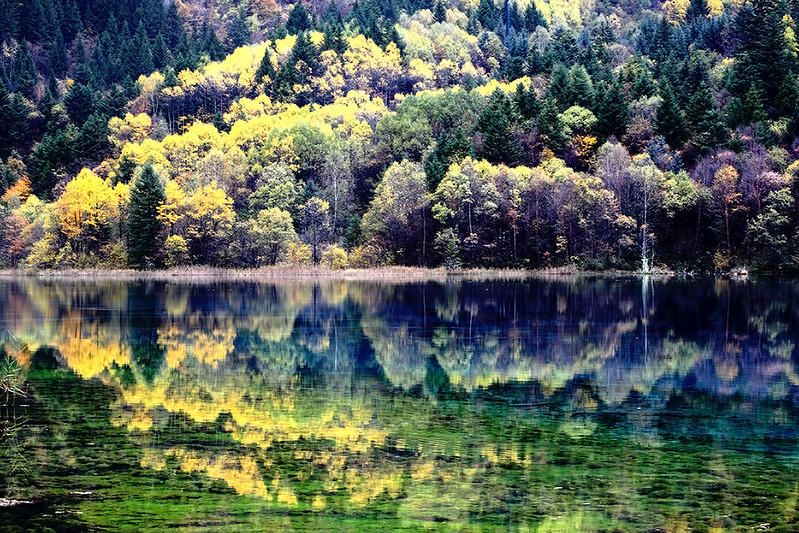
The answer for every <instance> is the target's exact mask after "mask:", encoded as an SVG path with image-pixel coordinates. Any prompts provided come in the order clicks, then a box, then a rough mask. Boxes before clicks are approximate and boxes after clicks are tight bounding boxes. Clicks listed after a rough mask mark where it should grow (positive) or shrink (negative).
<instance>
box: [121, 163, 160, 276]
mask: <svg viewBox="0 0 799 533" xmlns="http://www.w3.org/2000/svg"><path fill="white" fill-rule="evenodd" d="M164 202H166V195H165V194H164V188H163V186H162V185H161V180H160V179H159V178H158V175H156V173H155V171H154V170H153V167H152V166H151V165H150V164H147V165H145V166H144V167H143V168H142V170H141V175H140V176H139V178H138V179H137V180H136V182H135V184H134V185H133V188H132V189H131V191H130V214H129V216H128V261H129V262H130V264H131V265H132V266H134V267H137V268H145V267H147V266H150V265H152V264H153V263H154V261H155V256H156V254H157V253H158V250H159V248H160V246H159V243H158V234H159V233H160V230H161V223H160V222H159V220H158V208H159V207H160V206H161V205H163V204H164Z"/></svg>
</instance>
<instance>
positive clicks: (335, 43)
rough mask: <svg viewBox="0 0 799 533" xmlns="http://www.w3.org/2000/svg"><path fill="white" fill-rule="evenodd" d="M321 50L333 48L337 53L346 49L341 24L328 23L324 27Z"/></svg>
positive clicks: (345, 40) (341, 52)
mask: <svg viewBox="0 0 799 533" xmlns="http://www.w3.org/2000/svg"><path fill="white" fill-rule="evenodd" d="M331 5H333V4H331ZM322 50H323V51H324V50H333V51H334V52H336V53H337V54H343V53H344V52H346V51H347V39H346V38H344V34H343V32H342V26H341V24H328V25H327V26H326V27H325V32H324V37H323V40H322Z"/></svg>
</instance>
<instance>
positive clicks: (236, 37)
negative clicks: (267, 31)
mask: <svg viewBox="0 0 799 533" xmlns="http://www.w3.org/2000/svg"><path fill="white" fill-rule="evenodd" d="M228 37H230V43H231V45H232V46H233V48H238V47H240V46H244V45H245V44H249V42H250V37H251V35H250V25H249V23H248V22H247V12H246V11H244V9H242V8H240V9H239V12H238V15H237V16H236V18H235V19H233V22H232V23H231V24H230V30H229V31H228Z"/></svg>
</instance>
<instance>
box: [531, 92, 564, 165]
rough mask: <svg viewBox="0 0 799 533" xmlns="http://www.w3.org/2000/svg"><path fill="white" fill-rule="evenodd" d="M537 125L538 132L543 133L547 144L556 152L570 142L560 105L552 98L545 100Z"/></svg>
mask: <svg viewBox="0 0 799 533" xmlns="http://www.w3.org/2000/svg"><path fill="white" fill-rule="evenodd" d="M536 126H537V127H538V133H540V134H541V136H542V137H543V138H544V140H545V141H546V143H547V145H548V146H549V147H550V148H551V149H552V150H554V151H556V152H557V151H560V150H562V149H563V148H564V146H566V143H567V142H569V139H568V137H567V136H566V134H565V132H564V127H563V119H562V118H561V116H560V113H559V111H558V106H557V104H556V103H555V101H554V100H553V99H552V98H547V99H545V100H544V104H543V105H542V106H541V112H540V113H539V114H538V121H537V122H536Z"/></svg>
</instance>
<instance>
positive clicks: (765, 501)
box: [0, 278, 799, 532]
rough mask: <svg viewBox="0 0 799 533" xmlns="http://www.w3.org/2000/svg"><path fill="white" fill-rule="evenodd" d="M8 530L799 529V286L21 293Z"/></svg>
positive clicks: (6, 432) (30, 288) (5, 492)
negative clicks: (21, 393) (20, 390)
mask: <svg viewBox="0 0 799 533" xmlns="http://www.w3.org/2000/svg"><path fill="white" fill-rule="evenodd" d="M0 331H7V332H10V333H11V334H13V335H14V336H16V337H19V338H22V339H24V343H19V342H14V341H13V340H12V339H11V338H10V337H6V339H7V340H6V342H5V343H4V347H3V348H2V350H3V351H4V352H5V353H6V354H8V355H10V356H12V357H13V358H14V359H15V361H16V362H17V364H18V367H17V370H16V374H15V377H16V379H18V380H19V382H20V383H21V385H22V388H23V389H24V390H25V392H26V396H25V397H21V396H8V397H6V396H4V395H0V437H1V439H0V498H6V499H14V500H27V501H30V502H32V503H27V504H20V505H16V506H14V507H0V530H3V531H27V530H31V529H40V530H41V529H45V528H51V529H53V530H56V531H83V530H95V531H96V530H113V531H116V530H130V531H143V530H159V531H160V530H164V529H166V528H172V529H178V530H187V531H188V530H197V529H202V528H208V529H210V530H244V531H278V530H297V531H303V530H317V531H342V530H344V531H347V530H350V531H369V530H377V531H390V530H403V529H404V530H419V529H430V530H440V531H449V530H462V531H494V530H496V531H541V532H547V531H608V532H611V531H614V532H615V531H620V532H627V531H652V532H654V531H674V532H678V531H708V532H710V531H757V530H771V531H797V530H799V512H798V507H797V505H798V502H799V409H798V407H799V350H797V340H798V339H797V336H799V286H797V285H796V284H791V283H781V282H730V281H718V282H714V281H701V282H686V281H680V280H669V281H642V280H640V279H629V280H624V279H618V280H608V279H598V278H597V279H568V280H558V279H553V280H528V281H513V282H500V281H482V282H477V281H457V282H448V283H439V282H429V283H410V284H381V283H376V282H355V281H349V282H345V281H321V282H294V283H292V282H280V283H229V284H228V283H206V284H190V283H162V282H136V283H118V282H104V281H100V282H77V281H75V282H68V281H34V280H22V281H19V282H12V281H6V282H0Z"/></svg>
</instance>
